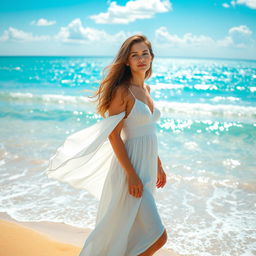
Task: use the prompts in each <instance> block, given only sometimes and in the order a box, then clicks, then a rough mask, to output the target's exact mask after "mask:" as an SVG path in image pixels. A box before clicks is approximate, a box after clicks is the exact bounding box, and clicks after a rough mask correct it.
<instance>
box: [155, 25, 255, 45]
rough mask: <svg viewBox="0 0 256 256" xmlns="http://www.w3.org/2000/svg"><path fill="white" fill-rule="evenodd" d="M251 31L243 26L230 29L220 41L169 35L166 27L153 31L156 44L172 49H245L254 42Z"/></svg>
mask: <svg viewBox="0 0 256 256" xmlns="http://www.w3.org/2000/svg"><path fill="white" fill-rule="evenodd" d="M251 35H252V31H251V30H250V29H249V28H248V27H247V26H245V25H240V26H238V27H232V28H230V29H229V31H228V35H227V36H226V37H225V38H224V39H221V40H214V39H212V38H211V37H209V36H205V35H200V36H196V35H193V34H192V33H186V34H184V35H183V36H182V37H179V36H177V35H175V34H171V33H170V32H169V31H168V30H167V28H166V27H160V28H158V29H157V30H156V31H155V39H156V42H157V44H159V45H165V46H169V47H173V48H175V47H176V48H187V47H197V48H200V47H202V48H203V47H205V48H208V49H210V47H234V48H245V47H247V46H252V45H253V44H255V41H254V40H253V39H252V38H251Z"/></svg>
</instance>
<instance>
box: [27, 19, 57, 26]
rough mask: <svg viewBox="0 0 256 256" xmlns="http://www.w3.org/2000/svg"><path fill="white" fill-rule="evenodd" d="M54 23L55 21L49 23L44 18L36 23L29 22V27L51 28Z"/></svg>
mask: <svg viewBox="0 0 256 256" xmlns="http://www.w3.org/2000/svg"><path fill="white" fill-rule="evenodd" d="M55 23H56V21H55V20H52V21H49V20H46V19H44V18H41V19H39V20H38V21H35V20H33V21H32V22H31V25H36V26H51V25H54V24H55Z"/></svg>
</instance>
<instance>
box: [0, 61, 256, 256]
mask: <svg viewBox="0 0 256 256" xmlns="http://www.w3.org/2000/svg"><path fill="white" fill-rule="evenodd" d="M112 61H113V57H86V56H81V57H78V56H75V57H72V56H62V57H55V56H51V57H48V56H44V57H42V56H39V57H38V56H17V57H16V56H11V57H7V56H2V57H0V212H5V213H7V214H9V215H10V216H11V217H12V218H14V219H16V220H17V221H33V222H40V221H51V222H63V223H66V224H69V225H72V226H75V227H80V228H86V227H88V228H91V229H93V228H94V222H95V218H96V213H97V206H98V201H97V200H96V199H95V198H93V197H92V196H91V195H90V194H89V193H88V192H87V191H85V190H81V189H76V188H74V187H71V186H70V185H68V184H64V183H61V182H59V181H57V180H52V179H49V178H48V177H47V176H46V174H45V172H44V171H45V168H46V167H47V164H48V160H49V158H50V157H51V156H52V155H53V154H54V153H55V151H56V149H57V148H58V147H59V146H60V145H61V144H62V143H63V142H64V140H65V138H66V137H67V136H68V135H70V134H72V133H74V132H76V131H78V130H81V129H84V128H86V127H89V126H91V125H92V124H94V123H96V122H98V121H99V120H101V119H102V117H100V116H99V115H98V114H96V104H95V103H93V102H92V101H91V100H90V99H89V98H88V97H87V96H89V95H92V94H93V92H94V91H95V90H96V88H97V87H98V86H99V83H100V81H101V79H102V75H103V70H104V68H105V67H106V66H107V65H109V64H110V63H111V62H112ZM146 83H147V84H149V85H150V87H151V97H152V99H153V100H154V103H155V105H156V107H158V108H159V110H160V111H161V118H160V119H159V121H158V122H157V136H158V144H159V157H160V159H161V161H162V163H163V167H164V170H165V172H166V174H167V183H166V185H165V186H164V187H163V188H159V189H157V190H156V196H155V199H156V204H157V207H158V210H159V214H160V216H161V218H162V221H163V224H164V225H165V227H166V229H167V232H168V242H167V243H166V244H165V246H164V247H166V248H171V249H173V250H174V251H176V252H177V253H178V254H179V255H196V256H213V255H216V256H217V255H218V256H251V255H256V60H255V61H254V60H236V59H233V60H232V59H207V58H178V57H161V58H160V57H156V58H155V59H154V63H153V74H152V76H151V77H150V78H149V79H148V80H147V81H146ZM149 157H150V156H149Z"/></svg>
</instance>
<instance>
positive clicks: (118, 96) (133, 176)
mask: <svg viewBox="0 0 256 256" xmlns="http://www.w3.org/2000/svg"><path fill="white" fill-rule="evenodd" d="M126 105H127V98H126V97H125V96H124V90H123V88H122V87H119V88H118V89H117V91H116V93H115V96H114V97H113V99H112V100H111V104H110V107H109V109H108V110H109V116H112V115H116V114H119V113H121V112H123V111H125V110H126ZM123 124H124V119H123V120H122V121H120V122H119V124H118V125H117V126H116V127H115V128H114V129H113V131H112V132H111V134H110V135H109V137H108V138H109V141H110V143H111V145H112V148H113V150H114V153H115V155H116V157H117V159H118V161H119V162H120V164H121V166H122V167H123V169H124V170H125V172H126V175H127V181H128V190H129V194H131V195H132V196H134V197H141V196H142V192H143V183H142V181H141V179H140V177H139V176H138V175H137V173H136V171H135V169H134V167H133V166H132V163H131V161H130V159H129V156H128V154H127V151H126V148H125V145H124V142H123V140H122V138H121V135H120V133H121V130H122V127H123Z"/></svg>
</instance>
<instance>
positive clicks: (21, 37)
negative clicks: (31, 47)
mask: <svg viewBox="0 0 256 256" xmlns="http://www.w3.org/2000/svg"><path fill="white" fill-rule="evenodd" d="M49 38H50V37H49V36H45V35H43V36H33V35H32V33H27V32H24V31H22V30H18V29H16V28H13V27H9V28H8V29H7V30H5V31H4V32H3V35H2V36H1V37H0V41H16V42H19V41H20V42H24V41H45V40H49Z"/></svg>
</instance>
